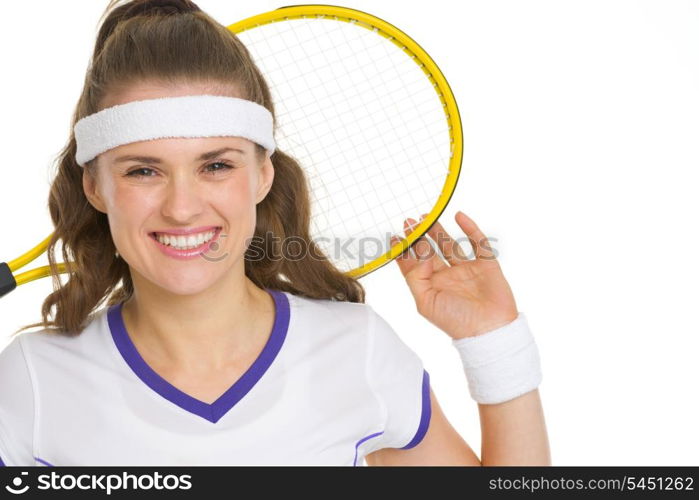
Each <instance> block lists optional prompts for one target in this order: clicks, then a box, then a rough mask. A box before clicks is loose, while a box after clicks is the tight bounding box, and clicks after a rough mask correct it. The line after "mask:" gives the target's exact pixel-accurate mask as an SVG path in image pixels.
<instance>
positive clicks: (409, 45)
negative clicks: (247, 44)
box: [228, 4, 463, 278]
mask: <svg viewBox="0 0 699 500" xmlns="http://www.w3.org/2000/svg"><path fill="white" fill-rule="evenodd" d="M312 17H330V18H332V19H335V20H338V21H344V22H347V23H353V24H355V25H356V26H361V27H363V28H366V29H368V30H371V31H373V32H375V33H377V34H379V35H381V36H383V37H384V38H386V39H388V40H389V41H391V42H392V43H394V44H395V45H396V46H398V47H399V48H400V49H401V50H403V51H404V52H405V53H406V54H408V55H409V56H410V57H411V58H412V59H413V60H414V61H415V64H417V65H418V66H419V67H420V68H421V69H422V71H423V72H424V73H425V75H427V77H428V78H429V80H430V81H431V82H432V84H433V85H434V87H435V91H436V92H437V95H438V96H439V99H440V100H441V101H442V106H443V109H444V113H445V117H446V120H447V122H448V124H449V134H450V136H451V137H450V141H451V158H450V161H449V169H448V173H447V177H446V179H445V182H444V187H443V188H442V192H441V193H440V195H439V198H438V199H437V202H436V203H435V205H434V207H433V208H432V210H431V211H430V212H429V213H428V214H427V216H426V217H425V218H424V219H423V220H422V221H419V223H418V224H417V225H416V226H415V227H414V228H413V229H412V232H411V233H410V234H409V235H407V237H405V236H402V238H404V239H402V240H401V241H400V242H398V243H396V244H395V245H393V246H392V247H391V249H390V250H389V251H388V252H386V253H385V254H383V255H381V256H379V257H377V258H376V259H374V260H372V261H371V262H367V263H366V264H364V265H363V266H361V267H358V268H356V269H352V270H350V271H347V272H345V274H347V275H349V276H352V277H354V278H360V277H362V276H364V275H366V274H368V273H370V272H372V271H375V270H376V269H378V268H380V267H381V266H383V265H385V264H388V263H389V262H390V261H392V260H393V259H395V258H396V257H398V256H399V255H400V254H402V253H403V252H404V251H405V250H406V249H407V248H408V247H410V245H412V244H413V243H414V242H415V241H417V240H418V239H419V238H420V237H421V236H422V235H423V234H425V233H426V232H427V230H428V229H429V228H430V227H431V226H432V224H434V223H435V222H436V221H437V219H439V216H440V215H442V212H443V211H444V209H445V208H446V206H447V204H448V203H449V200H450V199H451V196H452V194H453V193H454V190H455V189H456V183H457V181H458V179H459V173H460V172H461V162H462V159H463V134H462V129H461V117H460V115H459V108H458V106H457V104H456V99H455V98H454V94H453V93H452V91H451V87H449V84H448V83H447V79H446V78H445V77H444V75H443V74H442V72H441V71H440V69H439V67H438V66H437V64H436V63H435V62H434V61H433V60H432V58H431V57H430V56H429V55H428V54H427V52H425V51H424V50H423V48H422V47H420V45H418V43H417V42H416V41H415V40H413V39H412V38H410V37H409V36H408V35H406V34H405V33H403V32H402V31H401V30H399V29H398V28H396V27H395V26H393V25H392V24H390V23H388V22H386V21H384V20H383V19H380V18H378V17H376V16H373V15H371V14H368V13H366V12H362V11H360V10H356V9H350V8H347V7H339V6H336V5H321V4H305V5H291V6H287V7H281V8H279V9H276V10H273V11H270V12H265V13H264V14H258V15H256V16H252V17H249V18H247V19H243V20H242V21H239V22H237V23H234V24H231V25H230V26H228V29H229V30H231V31H232V32H233V33H235V34H236V35H237V34H239V33H242V32H244V31H245V30H249V29H252V28H255V27H257V26H262V25H265V24H270V23H275V22H279V21H285V20H289V19H305V18H312ZM410 215H411V214H406V218H407V217H408V216H410ZM412 215H413V216H414V218H415V219H419V218H420V215H421V214H412Z"/></svg>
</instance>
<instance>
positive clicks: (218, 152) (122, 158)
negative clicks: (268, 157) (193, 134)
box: [114, 148, 245, 164]
mask: <svg viewBox="0 0 699 500" xmlns="http://www.w3.org/2000/svg"><path fill="white" fill-rule="evenodd" d="M230 151H235V152H238V153H240V154H243V155H244V154H245V151H243V150H242V149H237V148H221V149H216V150H214V151H209V152H208V153H204V154H202V155H200V156H199V158H197V161H206V160H210V159H212V158H217V157H219V156H221V155H222V154H223V153H228V152H230ZM124 161H138V162H141V163H155V164H157V163H162V160H161V159H160V158H156V157H154V156H137V155H126V156H120V157H119V158H117V159H115V160H114V163H120V162H124Z"/></svg>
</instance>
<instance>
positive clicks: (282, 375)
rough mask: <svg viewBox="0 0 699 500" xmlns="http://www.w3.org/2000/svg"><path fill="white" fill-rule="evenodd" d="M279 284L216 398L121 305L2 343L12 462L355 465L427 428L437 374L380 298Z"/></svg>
mask: <svg viewBox="0 0 699 500" xmlns="http://www.w3.org/2000/svg"><path fill="white" fill-rule="evenodd" d="M267 291H268V292H269V293H271V294H272V296H273V297H274V301H275V306H276V313H275V320H274V326H273V329H272V333H271V335H270V337H269V340H268V341H267V343H266V345H265V347H264V348H263V350H262V352H261V353H260V355H259V356H258V358H257V359H256V361H255V362H254V363H253V365H252V366H251V367H250V368H249V370H247V371H246V372H245V373H244V374H243V375H242V376H241V377H240V378H239V379H238V380H237V381H236V382H235V383H234V384H233V385H232V386H231V387H230V388H229V389H228V390H227V391H226V392H225V393H224V394H223V395H221V396H220V397H219V398H218V399H217V400H216V401H215V402H214V403H211V404H209V403H205V402H203V401H200V400H197V399H195V398H193V397H191V396H189V395H187V394H185V393H184V392H183V391H181V390H179V389H178V388H176V387H175V386H174V385H172V384H170V383H169V382H167V381H166V380H165V379H164V378H162V377H160V376H159V375H158V374H157V373H156V372H155V371H154V370H153V369H152V368H151V367H150V366H148V364H146V362H145V361H144V359H143V358H142V357H141V356H140V354H139V353H138V351H137V350H136V348H135V345H134V344H133V342H132V341H131V338H130V337H129V334H128V332H127V331H126V328H125V326H124V323H123V319H122V316H121V304H117V305H114V306H111V307H106V306H104V307H102V308H101V309H98V310H97V311H96V312H95V313H94V314H93V316H92V318H91V320H90V322H89V324H88V326H87V327H86V328H85V330H83V331H82V333H80V334H79V335H77V336H74V337H70V336H66V335H59V334H55V333H47V332H45V331H44V330H41V331H34V332H29V331H25V332H21V333H19V334H18V335H16V336H15V337H14V338H13V339H12V340H11V342H10V343H9V344H8V345H7V346H6V347H5V349H3V350H2V351H1V352H0V459H1V461H0V463H2V464H4V465H20V466H28V465H46V466H51V465H85V466H97V465H118V466H128V465H144V466H145V465H150V466H158V465H350V466H351V465H365V464H366V462H365V461H364V456H365V455H367V454H369V453H371V452H373V451H375V450H378V449H380V448H411V447H413V446H415V445H416V444H418V443H419V442H420V441H421V440H422V438H423V437H424V435H425V433H426V431H427V427H428V425H429V422H430V414H431V408H430V397H429V390H430V382H429V374H428V373H427V371H426V370H425V369H424V367H423V364H422V361H421V359H420V358H419V357H418V356H417V355H416V354H415V352H414V351H412V350H411V349H410V348H409V347H408V346H407V345H406V344H405V343H404V342H403V341H402V340H401V339H400V337H399V336H398V335H397V334H396V332H395V331H394V330H393V329H392V328H391V327H390V325H389V324H388V323H387V322H386V321H385V320H384V319H383V318H382V317H381V316H380V315H378V314H377V313H376V312H375V311H374V309H373V308H372V307H371V306H370V305H368V304H361V303H352V302H342V301H331V300H320V299H309V298H306V297H301V296H297V295H293V294H291V293H288V292H283V291H279V290H272V289H267Z"/></svg>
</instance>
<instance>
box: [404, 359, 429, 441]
mask: <svg viewBox="0 0 699 500" xmlns="http://www.w3.org/2000/svg"><path fill="white" fill-rule="evenodd" d="M431 416H432V404H431V401H430V374H429V373H427V370H423V374H422V417H421V418H420V425H419V426H418V428H417V432H416V433H415V436H413V439H411V440H410V442H409V443H408V444H406V445H405V446H403V447H402V448H401V450H407V449H408V448H413V447H414V446H417V444H418V443H419V442H420V441H422V438H424V437H425V434H427V428H428V427H429V425H430V417H431Z"/></svg>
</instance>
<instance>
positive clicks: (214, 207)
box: [0, 0, 550, 465]
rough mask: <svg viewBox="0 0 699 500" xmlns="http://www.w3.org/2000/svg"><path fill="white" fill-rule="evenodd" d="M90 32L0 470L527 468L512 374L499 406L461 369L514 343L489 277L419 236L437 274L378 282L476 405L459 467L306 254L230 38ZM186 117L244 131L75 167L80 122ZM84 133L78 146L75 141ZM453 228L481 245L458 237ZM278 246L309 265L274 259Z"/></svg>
mask: <svg viewBox="0 0 699 500" xmlns="http://www.w3.org/2000/svg"><path fill="white" fill-rule="evenodd" d="M105 15H106V18H105V19H104V22H103V23H102V25H101V27H100V30H99V33H98V36H97V42H96V46H95V49H94V53H93V56H92V61H91V65H90V67H89V69H88V74H87V77H86V80H85V87H84V89H83V92H82V94H81V97H80V100H79V103H78V106H77V109H76V112H75V115H74V117H73V131H74V132H73V134H72V135H71V137H70V140H69V142H68V145H67V146H66V147H65V148H64V150H63V151H62V153H61V156H60V160H59V168H58V172H57V176H56V178H55V180H54V182H53V185H52V189H51V193H50V198H49V208H50V213H51V217H52V219H53V222H54V225H55V236H54V239H53V240H52V241H51V243H50V246H49V249H48V256H49V263H50V264H51V265H52V266H55V262H56V259H55V257H54V255H53V254H54V248H55V245H56V243H57V242H58V240H61V241H62V242H63V250H62V252H63V261H64V262H75V263H76V267H75V269H73V270H72V271H73V272H72V273H71V274H70V278H69V280H68V281H67V282H66V283H65V284H63V283H61V282H60V281H59V280H58V279H57V278H56V279H55V281H54V283H55V287H56V289H55V291H54V292H53V293H52V294H50V295H49V296H48V297H47V298H46V300H45V301H44V304H43V307H42V316H43V318H42V322H40V323H35V324H32V325H28V326H26V327H25V328H24V329H26V328H30V327H33V326H42V327H43V330H42V331H38V332H26V333H23V334H22V335H18V336H16V337H15V338H14V339H13V340H12V342H11V343H10V344H9V345H8V346H7V348H6V349H5V350H3V352H2V353H0V380H3V381H6V380H12V383H11V384H8V383H5V382H3V384H2V386H1V387H0V459H1V460H2V461H3V462H4V463H5V464H8V465H40V464H43V465H127V464H128V465H185V464H188V465H207V464H208V465H235V464H245V465H252V464H277V465H284V464H335V465H357V464H360V463H361V461H362V459H365V460H366V462H367V463H368V464H369V465H409V464H410V465H418V464H424V465H436V464H463V465H492V464H548V463H549V461H550V459H549V452H548V443H547V437H546V431H545V427H544V419H543V413H542V409H541V404H540V401H539V395H538V390H537V389H536V386H537V385H538V382H539V380H540V377H539V378H537V377H536V376H532V375H531V374H533V373H534V371H533V370H532V369H531V366H533V365H532V363H531V362H530V363H529V365H527V366H528V367H529V368H527V369H528V370H529V371H527V372H526V373H525V372H522V373H525V374H526V375H527V377H528V379H527V380H526V381H525V382H526V383H524V384H523V383H520V382H519V381H518V382H517V385H516V387H515V388H516V392H512V390H511V389H512V387H510V388H508V389H507V390H508V391H510V392H503V390H502V389H498V388H497V386H496V384H494V383H493V381H495V380H496V378H497V375H488V374H487V373H485V374H483V373H481V374H479V375H478V377H476V372H475V371H473V370H474V369H473V368H468V366H467V358H468V357H469V356H471V354H469V353H473V352H476V351H475V350H473V347H470V346H471V345H472V344H471V341H472V340H473V339H477V338H479V339H482V340H485V339H489V338H491V337H492V334H494V333H498V334H501V335H504V336H505V337H501V338H509V336H512V337H513V338H514V333H509V334H508V332H514V331H515V330H512V329H513V328H514V326H516V325H519V326H518V327H519V328H520V329H519V330H517V331H519V332H520V333H519V334H518V335H520V336H521V335H522V334H521V332H522V331H523V330H522V329H521V325H522V319H521V317H520V316H518V312H517V308H516V305H515V302H514V298H513V296H512V293H511V291H510V289H509V286H508V285H507V282H506V281H505V279H504V277H503V275H502V273H501V271H500V268H499V265H498V263H497V261H496V260H495V259H494V255H493V254H492V253H491V252H489V251H487V252H482V249H481V248H480V245H477V251H478V255H477V257H481V258H477V259H476V260H473V261H471V260H468V259H467V258H466V257H465V255H464V254H463V251H462V250H461V249H460V248H459V247H458V245H456V244H455V243H454V241H453V240H451V239H450V238H449V237H448V235H446V233H445V232H444V231H443V228H442V227H441V226H440V225H439V224H435V225H434V226H433V228H432V229H431V231H430V234H431V236H432V237H433V238H435V240H436V241H438V244H439V245H440V247H441V249H442V251H443V253H444V255H445V256H446V257H447V260H448V262H445V261H443V260H441V257H438V256H436V255H429V254H428V250H429V249H430V248H431V247H430V246H429V244H428V243H427V242H426V241H425V240H424V238H423V239H421V241H420V242H419V243H418V244H417V245H416V247H415V250H416V253H417V257H419V258H416V257H413V256H411V255H410V254H409V253H406V255H405V256H404V257H403V258H400V259H398V261H397V262H398V265H399V266H400V269H401V271H402V272H403V274H404V276H405V278H406V281H407V284H408V286H409V287H410V290H411V292H412V294H413V296H414V298H415V301H416V305H417V309H418V311H419V312H420V313H421V314H422V315H424V316H425V317H426V318H427V319H428V320H430V321H431V322H432V323H434V324H435V325H436V326H438V327H439V328H441V329H443V330H444V331H445V332H446V333H447V334H448V335H450V336H451V337H452V339H453V340H454V343H455V344H454V345H455V346H457V347H458V348H459V349H461V351H460V352H462V357H463V359H464V363H465V367H466V368H467V376H471V379H469V384H470V385H469V387H470V388H471V391H472V396H473V397H474V399H477V400H480V401H491V403H490V404H485V403H482V404H479V412H480V416H481V423H482V431H483V445H482V454H481V459H479V458H478V457H477V456H476V455H475V453H474V452H473V451H472V449H471V448H470V447H469V446H468V444H467V443H466V442H465V441H464V440H463V439H462V438H461V436H459V435H458V433H457V432H456V431H455V430H454V429H453V427H452V426H451V425H450V424H449V422H448V421H447V420H446V418H445V416H444V414H443V413H442V411H441V409H440V407H439V404H438V402H437V400H436V398H435V395H434V393H433V392H432V390H431V388H430V385H429V374H428V373H427V371H426V370H425V369H424V366H423V364H422V362H421V360H420V358H419V357H418V356H417V355H416V354H415V353H414V352H413V351H412V350H410V349H409V348H408V346H407V345H406V344H404V343H403V342H402V341H401V340H400V338H399V337H398V336H397V335H396V333H395V332H394V331H393V330H392V329H391V327H390V326H389V325H388V324H387V323H386V322H385V321H384V320H383V318H381V317H380V316H379V315H378V314H377V313H376V312H375V311H374V310H373V309H372V308H371V307H370V306H368V305H366V304H365V303H364V290H363V287H362V286H361V284H360V283H359V282H358V281H357V280H356V279H353V278H350V277H348V276H346V275H344V274H343V273H341V272H340V271H339V270H338V269H336V268H335V267H334V266H333V265H332V264H331V263H330V261H329V260H328V259H327V258H324V257H323V256H322V252H321V251H320V250H319V249H318V248H317V247H315V246H314V245H313V242H312V240H311V237H310V234H309V222H310V221H309V218H310V203H309V195H308V191H307V185H306V180H305V178H304V174H303V170H302V169H301V167H300V166H299V165H298V164H297V163H296V162H295V160H294V159H293V158H291V157H290V156H288V155H285V154H284V153H283V152H282V151H279V150H278V149H275V147H274V145H273V144H271V145H270V142H271V140H270V137H271V133H270V134H268V135H265V134H266V132H265V131H266V130H267V129H266V128H265V127H268V125H269V124H271V121H272V117H273V116H274V107H273V104H272V101H271V98H270V92H269V89H268V87H267V84H266V82H265V80H264V78H263V77H262V75H261V74H260V72H259V70H258V69H257V67H256V66H255V65H254V63H253V61H252V60H251V58H250V55H249V53H248V51H247V50H246V48H245V47H244V46H243V45H242V44H241V43H240V41H239V40H238V39H237V37H235V36H234V35H233V34H232V33H231V32H230V31H229V30H227V29H226V28H225V27H224V26H222V25H220V24H219V23H217V22H216V21H214V20H213V19H212V18H211V17H209V16H208V15H206V14H205V13H204V12H202V11H201V10H200V9H199V8H198V7H197V6H196V5H195V4H194V3H192V2H191V1H188V0H178V1H176V0H172V1H142V0H134V1H129V2H126V3H122V2H120V1H115V0H112V1H111V2H110V4H109V5H108V7H107V9H106V11H105ZM204 96H208V97H206V98H210V97H211V96H217V97H220V98H221V100H220V101H221V102H222V103H225V105H231V106H240V108H239V109H241V110H242V113H248V112H249V113H250V115H249V116H252V115H256V116H257V118H254V119H253V118H250V122H251V123H252V122H253V121H254V120H257V121H254V124H253V125H250V126H249V127H248V128H245V127H243V129H241V130H244V132H241V133H240V135H239V134H238V133H237V132H236V133H232V132H231V133H229V134H228V135H221V134H219V135H215V134H209V135H205V134H201V135H197V134H194V135H189V136H187V137H185V136H184V134H174V135H167V134H165V133H161V134H160V136H153V135H151V136H146V135H140V136H139V135H138V134H137V135H136V136H134V137H136V139H137V140H134V139H133V138H132V140H126V139H124V137H126V136H128V133H125V135H123V136H121V140H120V141H119V142H117V143H116V144H118V145H117V146H116V147H107V146H105V143H104V142H102V143H99V144H98V146H97V147H96V149H94V148H93V149H94V150H93V151H92V154H88V153H86V148H87V145H86V143H90V142H91V141H92V142H93V143H95V144H96V143H98V142H99V141H100V140H103V138H102V139H100V138H99V137H97V135H96V134H95V133H94V127H93V128H92V129H91V128H90V127H83V128H82V129H81V128H80V127H81V125H87V124H89V123H93V122H89V120H92V119H93V118H94V119H95V120H97V119H98V118H99V117H103V118H104V117H106V116H108V117H109V118H108V119H107V118H104V121H103V122H100V124H101V125H105V124H106V125H105V127H106V126H107V125H109V124H110V123H112V122H110V121H109V120H112V119H113V120H117V118H118V117H117V113H119V112H121V111H123V110H125V109H127V108H128V109H131V108H129V106H132V105H133V106H134V108H133V109H135V110H141V111H143V114H142V118H139V119H141V120H144V121H140V122H139V121H137V120H136V118H133V116H132V115H129V114H128V113H125V114H123V115H119V118H118V119H124V120H126V121H124V122H123V125H124V128H125V130H126V132H131V131H132V130H131V129H130V127H133V128H134V129H136V130H138V131H139V132H142V131H143V130H145V129H146V128H148V126H150V125H155V126H156V127H161V128H160V129H159V130H160V131H161V132H162V131H163V130H165V128H166V127H174V128H173V130H174V129H177V127H180V126H183V123H189V121H190V119H191V121H192V122H193V123H199V122H198V121H197V120H200V119H201V120H202V122H201V123H200V124H201V126H202V127H203V126H204V123H203V119H205V118H206V117H207V116H208V115H205V114H201V116H200V115H197V112H198V111H197V110H199V109H200V108H199V107H196V108H193V109H194V114H193V115H192V116H189V115H187V114H185V113H184V111H183V109H184V108H177V109H179V111H178V112H179V113H180V114H179V115H177V117H178V118H179V119H178V120H171V121H169V122H168V123H165V120H163V119H160V121H158V120H156V119H155V118H154V119H153V122H148V121H147V120H148V117H150V116H151V115H150V114H149V112H150V111H152V110H151V108H146V106H147V105H149V104H153V105H154V106H156V108H153V109H158V110H161V109H162V110H166V111H167V112H170V111H172V110H174V109H175V106H176V105H179V104H177V103H183V102H189V101H188V100H189V99H199V98H202V97H204ZM192 102H195V103H197V104H198V103H204V101H192ZM206 102H209V101H206ZM217 102H218V101H217ZM160 106H162V107H160ZM215 109H219V108H215ZM236 109H238V108H236ZM105 113H107V114H106V115H105ZM212 113H215V110H212ZM265 113H267V114H268V116H267V115H265ZM153 116H156V115H153ZM157 116H160V115H157ZM244 116H245V117H246V119H247V118H248V115H244ZM267 118H269V121H268V122H266V121H265V120H266V119H267ZM131 119H133V121H128V120H131ZM94 123H97V122H94ZM233 126H238V125H237V124H234V125H233ZM270 126H271V125H270ZM95 127H96V125H95ZM85 128H87V130H86V131H85V134H87V135H86V136H85V137H87V136H89V141H88V140H87V139H86V138H82V139H81V138H79V137H78V132H79V131H80V130H85ZM112 128H113V129H116V128H118V127H117V126H114V127H112ZM268 128H269V127H268ZM177 130H180V129H177ZM107 132H108V133H110V134H111V133H115V132H114V130H112V129H109V130H108V131H107ZM267 132H269V131H268V130H267ZM81 133H82V132H81ZM90 134H92V135H91V136H90ZM154 137H158V138H154ZM78 139H80V140H78ZM95 141H97V142H95ZM88 145H89V144H88ZM92 145H93V146H94V144H92ZM457 222H458V223H459V225H460V227H461V228H462V229H463V230H464V231H465V233H466V234H467V235H468V236H469V237H470V238H471V239H472V240H473V241H474V242H482V241H484V240H485V238H484V235H483V234H482V233H481V232H480V230H479V229H478V227H477V226H476V225H475V223H474V222H473V221H472V220H470V219H469V218H468V217H466V216H465V215H463V214H461V213H460V214H459V215H458V217H457ZM414 223H415V221H414V220H413V219H408V220H407V221H406V233H408V232H409V228H410V227H411V226H410V225H411V224H414ZM287 237H300V238H303V241H305V242H308V245H309V252H307V254H306V255H304V256H302V257H301V258H299V259H286V258H279V257H280V256H279V254H278V252H277V250H278V246H277V242H278V241H280V240H281V241H284V239H285V238H287ZM253 241H255V242H258V243H260V246H258V245H257V244H255V245H253V244H252V242H253ZM488 250H490V249H488ZM318 256H321V258H318ZM56 276H57V275H56ZM105 300H106V307H104V308H100V309H97V306H99V305H100V304H102V303H103V302H104V301H105ZM53 308H55V318H54V320H51V321H50V320H49V319H48V315H49V313H50V311H51V310H52V309H53ZM508 329H510V330H508ZM485 334H490V335H485ZM522 338H523V337H522ZM527 342H528V344H527V345H528V346H529V349H528V350H527V351H526V352H528V353H530V356H531V355H533V354H534V353H535V351H534V350H533V342H531V339H529V340H527ZM482 345H486V344H484V343H483V344H482ZM508 359H509V358H508ZM490 366H500V365H490ZM520 366H525V365H524V364H523V363H520ZM476 368H477V367H476ZM469 370H470V371H469ZM491 371H492V370H491ZM469 374H471V375H469ZM477 378H479V380H481V385H478V384H477V383H476V381H477ZM472 382H473V384H472ZM489 384H490V385H489ZM498 391H499V392H498ZM493 395H494V396H493ZM486 396H487V397H486ZM493 397H494V398H495V399H492V398H493ZM488 398H491V399H488ZM503 398H506V399H507V400H504V399H503ZM495 400H497V401H498V402H497V404H493V403H492V401H495Z"/></svg>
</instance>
